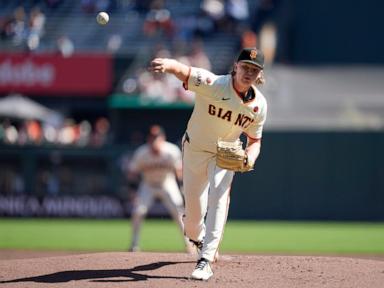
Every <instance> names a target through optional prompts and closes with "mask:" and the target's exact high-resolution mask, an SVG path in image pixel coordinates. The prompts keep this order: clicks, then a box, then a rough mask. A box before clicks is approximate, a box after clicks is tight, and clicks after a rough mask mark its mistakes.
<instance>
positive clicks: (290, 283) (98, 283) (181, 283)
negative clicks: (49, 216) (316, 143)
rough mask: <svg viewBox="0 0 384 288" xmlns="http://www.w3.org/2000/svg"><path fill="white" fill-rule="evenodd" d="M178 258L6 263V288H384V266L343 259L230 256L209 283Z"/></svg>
mask: <svg viewBox="0 0 384 288" xmlns="http://www.w3.org/2000/svg"><path fill="white" fill-rule="evenodd" d="M194 266H195V259H194V258H193V257H192V256H190V255H186V254H176V253H128V252H126V253H122V252H119V253H117V252H116V253H94V254H78V255H67V256H55V257H44V258H29V259H13V260H0V287H56V286H59V285H60V287H130V288H132V287H133V288H136V287H156V288H162V287H164V288H165V287H166V288H172V287H221V288H222V287H241V288H245V287H281V288H290V287H295V288H298V287H311V288H316V287H322V288H324V287H335V288H336V287H337V288H342V287H348V288H352V287H356V288H357V287H358V288H363V287H367V288H376V287H377V288H382V287H384V261H376V260H370V259H358V258H342V257H312V256H258V255H224V256H222V257H221V259H220V260H219V261H218V262H217V263H215V264H213V270H214V273H215V274H214V276H213V277H212V278H211V279H210V280H209V281H208V282H201V281H194V280H191V279H189V276H190V274H191V272H192V270H193V268H194Z"/></svg>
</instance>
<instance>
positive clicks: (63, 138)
mask: <svg viewBox="0 0 384 288" xmlns="http://www.w3.org/2000/svg"><path fill="white" fill-rule="evenodd" d="M77 136H78V132H77V127H76V124H75V121H74V120H73V119H67V120H65V123H64V126H63V127H62V128H61V129H60V131H59V135H58V142H59V143H60V144H63V145H68V144H73V143H75V141H76V139H77Z"/></svg>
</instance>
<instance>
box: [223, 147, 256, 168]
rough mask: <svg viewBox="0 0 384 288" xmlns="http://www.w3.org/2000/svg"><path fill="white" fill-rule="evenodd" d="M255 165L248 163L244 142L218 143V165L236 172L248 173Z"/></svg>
mask: <svg viewBox="0 0 384 288" xmlns="http://www.w3.org/2000/svg"><path fill="white" fill-rule="evenodd" d="M253 164H254V163H250V161H248V156H247V153H246V152H245V151H244V149H243V146H242V142H241V141H240V140H237V141H235V142H226V141H221V140H219V141H218V142H217V154H216V165H217V166H219V167H221V168H224V169H227V170H231V171H235V172H247V171H250V170H252V169H253Z"/></svg>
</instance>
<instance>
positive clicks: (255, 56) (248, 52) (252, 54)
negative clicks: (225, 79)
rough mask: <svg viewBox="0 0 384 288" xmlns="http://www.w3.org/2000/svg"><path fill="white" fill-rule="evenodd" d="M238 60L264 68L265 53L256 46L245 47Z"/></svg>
mask: <svg viewBox="0 0 384 288" xmlns="http://www.w3.org/2000/svg"><path fill="white" fill-rule="evenodd" d="M237 62H245V63H249V64H253V65H256V66H257V67H259V68H260V69H264V54H263V52H261V50H259V49H257V48H255V47H251V48H244V49H243V50H242V51H241V53H240V55H239V57H238V58H237Z"/></svg>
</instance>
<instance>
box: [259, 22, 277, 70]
mask: <svg viewBox="0 0 384 288" xmlns="http://www.w3.org/2000/svg"><path fill="white" fill-rule="evenodd" d="M276 34H277V31H276V26H275V24H273V23H272V22H269V23H266V24H265V25H263V27H262V28H261V30H260V33H259V38H260V49H261V50H262V51H263V52H264V57H265V58H264V61H265V64H266V65H271V64H272V63H273V61H274V59H275V53H276V45H277V35H276Z"/></svg>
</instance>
